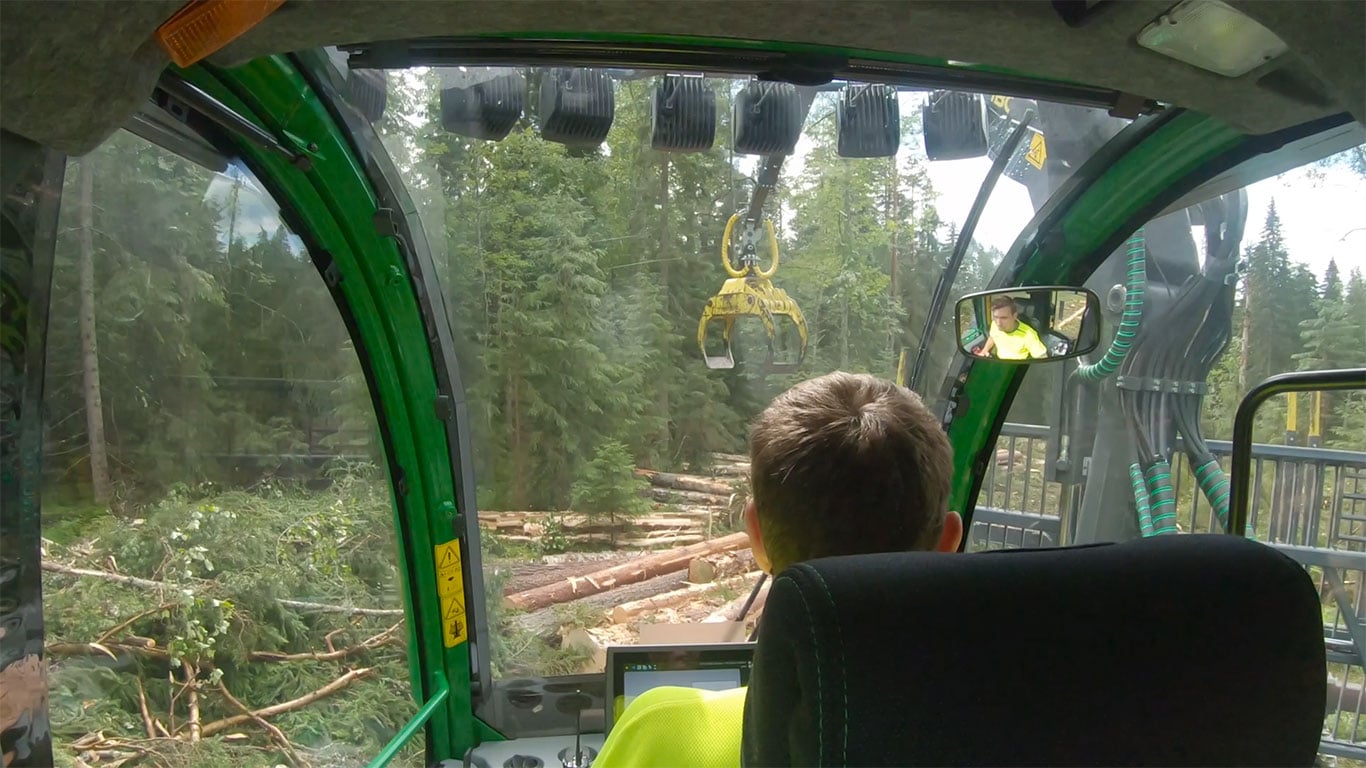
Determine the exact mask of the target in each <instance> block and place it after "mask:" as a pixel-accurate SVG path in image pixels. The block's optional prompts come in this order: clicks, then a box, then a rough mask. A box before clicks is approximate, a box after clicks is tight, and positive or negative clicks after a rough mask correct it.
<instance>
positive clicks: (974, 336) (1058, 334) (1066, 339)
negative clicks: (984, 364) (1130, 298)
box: [956, 286, 1100, 363]
mask: <svg viewBox="0 0 1366 768" xmlns="http://www.w3.org/2000/svg"><path fill="white" fill-rule="evenodd" d="M956 315H957V324H958V348H959V349H960V350H962V352H963V354H965V355H973V356H976V357H980V358H983V359H986V360H992V361H997V362H1002V363H1039V362H1048V361H1052V360H1066V359H1068V358H1072V357H1077V356H1079V355H1085V354H1087V353H1089V352H1092V351H1094V350H1095V348H1096V347H1097V346H1099V345H1100V297H1098V296H1096V294H1095V293H1094V292H1093V291H1089V290H1087V289H1085V288H1076V287H1072V286H1034V287H1031V286H1025V287H1020V288H1001V289H998V290H994V291H981V292H979V293H970V294H968V295H967V296H964V297H963V298H961V299H959V300H958V307H957V310H956Z"/></svg>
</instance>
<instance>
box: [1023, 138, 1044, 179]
mask: <svg viewBox="0 0 1366 768" xmlns="http://www.w3.org/2000/svg"><path fill="white" fill-rule="evenodd" d="M1025 159H1026V160H1028V161H1029V164H1030V165H1032V166H1034V167H1035V168H1038V169H1039V170H1043V164H1044V161H1045V160H1047V159H1048V146H1047V145H1045V144H1044V140H1043V134H1042V133H1036V134H1034V138H1032V139H1030V140H1029V154H1027V155H1025Z"/></svg>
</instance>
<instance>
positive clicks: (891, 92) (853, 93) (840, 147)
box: [836, 83, 901, 157]
mask: <svg viewBox="0 0 1366 768" xmlns="http://www.w3.org/2000/svg"><path fill="white" fill-rule="evenodd" d="M837 116H838V124H839V125H838V127H839V138H838V141H837V142H836V146H837V151H838V152H839V155H840V157H894V156H895V155H896V151H897V149H898V148H899V147H900V146H901V106H900V104H899V103H898V102H897V98H896V89H894V88H892V87H891V86H889V85H884V84H882V83H873V84H868V85H846V86H845V87H844V88H843V89H841V90H840V103H839V110H838V112H837Z"/></svg>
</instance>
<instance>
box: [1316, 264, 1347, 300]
mask: <svg viewBox="0 0 1366 768" xmlns="http://www.w3.org/2000/svg"><path fill="white" fill-rule="evenodd" d="M1319 295H1320V296H1321V297H1322V298H1323V300H1324V301H1342V277H1341V276H1340V275H1338V262H1337V260H1336V259H1329V260H1328V267H1327V268H1326V269H1324V271H1323V286H1322V287H1321V288H1320V289H1319Z"/></svg>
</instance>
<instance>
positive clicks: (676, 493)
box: [646, 486, 730, 507]
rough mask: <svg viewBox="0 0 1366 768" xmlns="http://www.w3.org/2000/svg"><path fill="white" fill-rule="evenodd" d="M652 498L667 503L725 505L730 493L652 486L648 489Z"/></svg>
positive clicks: (647, 493)
mask: <svg viewBox="0 0 1366 768" xmlns="http://www.w3.org/2000/svg"><path fill="white" fill-rule="evenodd" d="M646 495H648V496H649V497H650V498H651V499H653V500H655V501H659V502H663V503H665V504H693V505H700V506H704V507H724V506H726V504H728V503H730V493H729V492H727V493H726V494H725V495H724V496H722V495H720V494H715V493H701V492H699V491H680V490H678V489H676V488H661V487H653V486H652V487H651V488H649V489H648V490H647V491H646Z"/></svg>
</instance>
